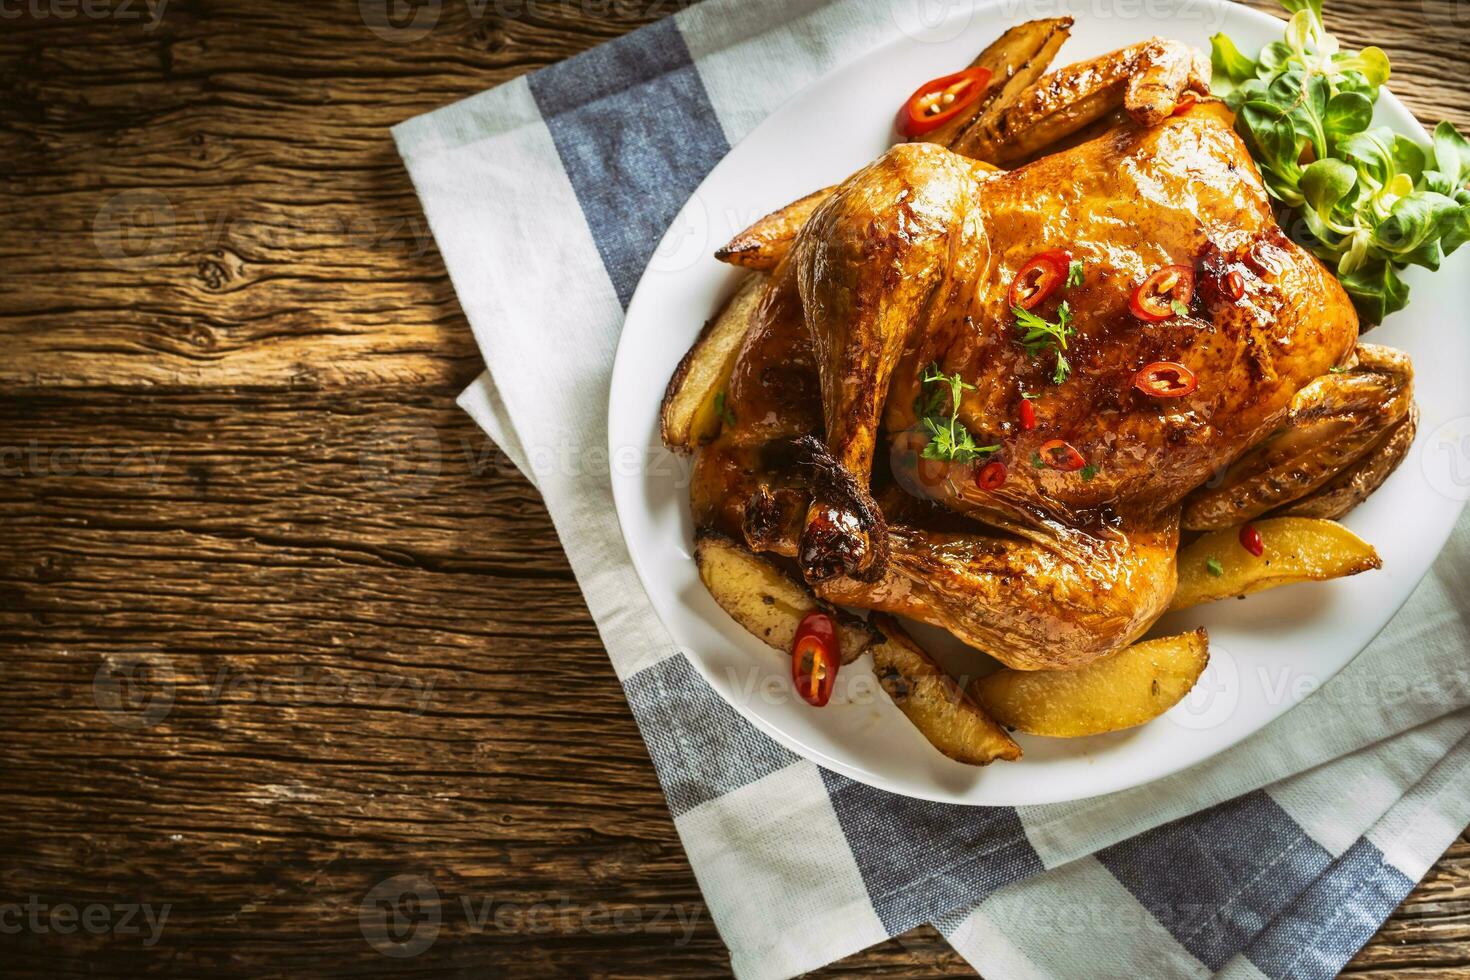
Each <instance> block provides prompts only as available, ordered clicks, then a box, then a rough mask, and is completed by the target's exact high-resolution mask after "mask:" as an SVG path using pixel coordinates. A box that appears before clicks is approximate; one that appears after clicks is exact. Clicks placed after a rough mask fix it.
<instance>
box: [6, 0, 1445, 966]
mask: <svg viewBox="0 0 1470 980" xmlns="http://www.w3.org/2000/svg"><path fill="white" fill-rule="evenodd" d="M373 2H375V0H362V3H361V4H359V3H354V2H352V0H331V2H325V0H323V2H313V3H301V2H296V0H172V2H166V0H85V2H79V0H3V2H0V93H3V95H0V160H3V162H4V167H3V170H0V182H3V183H0V187H3V193H0V232H3V238H0V336H3V344H4V356H3V358H0V383H3V389H0V466H3V475H4V479H3V481H0V519H3V527H4V531H3V533H0V595H3V608H0V623H3V626H0V629H3V633H4V639H5V650H4V657H3V660H0V710H3V712H4V716H5V717H6V719H7V730H6V734H5V736H4V739H3V742H0V800H3V804H4V805H3V808H0V905H3V904H6V903H14V904H18V905H21V906H22V907H23V909H24V910H25V913H24V914H25V917H26V918H25V921H26V925H25V927H24V928H22V929H21V931H20V933H19V934H18V935H16V934H13V930H0V950H3V952H0V972H4V973H7V974H12V973H13V974H22V973H24V974H31V975H35V974H40V973H43V972H44V973H67V974H71V973H81V972H84V971H85V972H87V973H89V974H108V975H127V976H136V975H146V974H154V973H168V974H180V975H203V974H205V973H206V971H208V972H219V973H222V974H228V975H245V974H250V975H266V974H270V975H282V976H301V975H304V974H307V973H321V972H328V971H332V972H343V973H353V974H370V975H377V974H379V973H385V972H388V971H389V970H408V971H412V972H414V973H415V974H423V975H428V974H447V973H458V972H464V973H466V974H473V975H477V976H547V975H553V974H562V973H567V974H584V973H586V974H597V975H637V976H649V975H664V974H667V975H678V976H703V975H707V974H710V973H720V972H724V971H725V970H726V969H727V964H726V956H725V951H724V949H723V947H722V945H721V943H720V940H719V937H718V935H717V933H716V931H715V928H714V925H713V923H712V922H711V921H710V919H709V916H708V914H707V912H706V911H705V909H704V907H703V905H702V903H701V901H700V895H699V891H698V889H697V888H696V886H695V883H694V879H693V877H692V875H691V874H690V870H689V866H688V864H687V863H686V861H685V858H684V854H683V852H682V850H681V849H680V846H679V842H678V839H677V837H676V836H675V833H674V828H673V824H672V823H671V822H670V819H669V816H668V813H667V811H666V809H665V807H664V801H663V797H662V796H661V794H660V791H659V787H658V784H657V782H656V780H655V778H654V774H653V771H652V769H651V768H650V766H649V762H648V756H647V752H646V751H645V749H644V746H643V743H642V741H641V740H640V739H639V736H638V733H637V731H636V729H635V727H634V724H633V719H632V717H631V716H630V715H629V712H628V709H627V707H626V706H625V704H624V700H623V696H622V694H621V692H620V690H619V688H618V685H617V682H616V681H615V680H614V677H613V673H612V670H611V669H610V668H609V666H608V664H607V662H606V659H605V657H604V654H603V651H602V649H601V646H600V644H599V641H598V637H597V632H596V630H595V629H594V627H593V624H592V622H591V621H590V619H589V618H588V615H587V612H586V609H585V607H584V605H583V603H582V599H581V597H580V595H579V594H578V591H577V586H576V583H575V581H574V580H573V578H572V575H571V573H570V571H569V570H568V568H567V565H566V562H565V559H564V557H563V555H562V552H561V549H560V547H559V546H558V544H557V539H556V535H555V534H554V533H553V531H552V526H551V524H550V522H549V521H548V519H547V517H546V514H545V512H544V511H543V509H542V507H541V504H540V502H539V501H538V499H537V497H536V494H535V493H534V491H533V490H532V489H531V488H530V486H529V485H528V484H527V483H526V482H525V481H523V480H522V479H521V478H520V477H519V476H518V475H517V474H516V473H515V471H514V469H513V468H512V467H510V466H509V465H508V464H507V462H506V460H505V459H504V457H502V456H501V455H500V454H499V453H498V452H497V451H496V450H495V448H494V447H493V445H491V444H490V443H489V442H488V441H487V440H486V439H485V438H484V437H483V436H482V435H480V433H479V432H478V431H477V430H476V429H475V427H474V426H473V425H471V424H470V422H469V420H468V419H467V418H466V417H465V416H464V415H462V414H461V413H460V412H459V410H458V409H456V408H455V406H454V403H453V400H454V396H455V394H456V393H457V392H459V390H460V389H461V388H462V387H463V386H464V385H465V384H466V383H467V382H468V381H470V380H471V379H472V378H473V377H474V376H475V375H476V373H477V372H478V371H479V369H480V364H479V357H478V355H477V353H476V350H475V347H474V344H473V343H472V341H471V337H470V333H469V330H468V329H467V327H466V324H465V321H464V317H463V315H462V314H461V312H460V309H459V306H458V305H457V303H456V301H455V297H454V293H453V291H452V290H451V288H450V285H449V281H448V279H447V277H446V275H445V272H444V268H443V266H442V264H441V262H440V259H439V256H438V253H437V252H436V250H435V247H434V244H433V242H432V240H431V238H430V236H429V233H428V230H427V228H426V226H425V223H424V221H423V218H422V217H421V214H420V211H419V207H418V204H417V202H416V200H415V198H414V196H413V192H412V190H411V188H410V186H409V181H408V178H407V177H406V175H405V174H404V172H403V170H402V168H401V167H400V165H399V162H398V159H397V156H396V155H395V153H394V150H393V146H392V143H391V142H390V140H389V137H388V133H387V127H388V126H389V125H391V124H392V123H395V122H397V121H399V120H402V119H405V118H407V117H409V116H412V115H416V114H418V113H421V112H424V111H426V110H429V109H432V108H435V107H437V106H441V105H444V104H446V103H449V102H452V101H454V100H456V99H458V98H460V97H462V96H465V95H469V94H470V93H473V92H477V91H480V90H481V89H484V88H487V87H490V86H492V85H495V84H497V83H500V82H503V81H506V80H507V79H510V78H513V77H515V76H517V75H520V74H522V73H524V72H527V71H530V70H531V69H534V68H536V67H538V66H540V65H544V64H547V63H549V62H552V61H556V60H558V59H561V58H564V57H566V56H568V55H570V54H573V53H575V52H577V51H579V50H582V49H583V48H587V47H590V46H592V45H594V44H597V43H599V42H601V41H605V40H608V39H610V38H612V37H615V36H617V35H619V34H621V33H623V32H624V31H627V30H629V29H631V28H633V27H635V26H638V25H639V24H641V23H644V22H647V21H649V20H651V19H654V18H656V17H658V16H663V15H665V14H667V13H669V12H670V11H671V10H672V8H673V6H674V3H673V2H671V0H598V2H584V3H566V2H553V0H495V2H493V3H492V2H489V0H479V2H470V0H464V2H461V0H448V2H445V3H443V4H442V8H441V9H440V16H439V17H438V20H437V22H436V23H435V24H434V25H433V29H432V30H431V31H430V32H429V33H428V34H427V36H425V37H423V38H422V39H420V40H417V41H415V42H413V43H395V42H394V41H392V40H390V39H385V38H384V37H381V36H378V35H377V34H375V33H374V32H373V31H372V30H369V29H368V27H367V26H365V23H364V19H363V17H362V15H361V14H360V8H361V7H367V6H370V5H371V4H372V3H373ZM376 2H379V3H381V0H376ZM1257 2H1258V3H1259V5H1261V6H1264V7H1268V8H1269V7H1270V6H1271V4H1270V3H1268V2H1266V0H1257ZM1135 6H1136V5H1135ZM1329 8H1330V9H1329V12H1330V15H1331V21H1332V24H1333V26H1334V27H1336V28H1338V29H1339V30H1340V33H1341V34H1342V36H1343V37H1344V38H1345V39H1346V40H1347V41H1349V42H1356V43H1358V44H1363V43H1368V42H1370V41H1371V42H1373V43H1377V44H1380V45H1382V46H1384V47H1385V48H1387V49H1388V50H1389V52H1390V53H1391V54H1392V56H1393V59H1394V64H1395V66H1396V69H1397V72H1396V78H1395V82H1394V88H1395V90H1396V91H1397V92H1398V93H1399V94H1400V95H1402V96H1404V97H1405V98H1406V99H1407V101H1408V102H1409V103H1410V105H1411V106H1412V107H1413V108H1414V109H1415V110H1416V111H1418V112H1419V114H1420V115H1421V116H1422V117H1423V118H1425V119H1428V120H1433V119H1436V118H1440V117H1447V118H1450V119H1452V120H1453V121H1455V122H1456V123H1458V124H1459V125H1460V126H1461V127H1462V128H1470V79H1467V75H1466V72H1465V69H1464V65H1465V60H1466V56H1467V55H1470V43H1467V37H1470V9H1467V6H1466V3H1465V0H1425V2H1423V3H1422V4H1421V3H1420V2H1417V0H1416V2H1398V3H1376V2H1369V0H1332V2H1331V3H1330V4H1329ZM410 9H411V8H410ZM401 876H420V877H422V878H424V879H427V880H428V881H430V882H432V883H433V885H434V887H435V888H436V889H437V891H438V893H439V894H440V896H441V899H442V900H443V907H444V909H445V912H444V914H443V921H442V925H441V926H440V929H439V933H438V937H437V941H436V942H434V943H433V944H432V945H431V946H430V947H429V948H427V949H424V950H423V951H422V952H421V953H420V954H419V955H417V956H416V957H414V958H412V959H392V958H388V957H385V956H384V955H382V954H381V953H380V952H379V951H378V950H377V949H376V948H375V946H374V944H373V943H372V942H371V941H370V939H371V938H372V931H373V929H374V928H379V927H381V926H383V925H384V923H385V920H384V917H383V914H382V913H381V911H380V910H378V907H377V905H376V904H375V899H376V898H377V897H379V896H380V895H381V894H382V890H381V889H380V891H379V892H374V891H373V889H374V888H375V887H376V886H378V885H379V883H382V882H384V881H388V882H389V885H388V886H386V887H387V888H388V889H389V890H392V889H393V888H396V887H397V886H398V884H400V883H401V882H403V881H404V880H409V879H404V878H402V877H401ZM428 907H429V906H428V905H427V904H426V905H425V910H427V909H428ZM165 913H166V919H165V918H163V917H164V915H165ZM425 914H427V911H425ZM375 916H376V918H375ZM410 918H411V916H410ZM0 924H3V923H0ZM393 924H394V923H392V922H387V925H388V926H389V927H391V926H392V925H393ZM815 925H818V926H819V924H815ZM365 927H366V933H367V934H366V935H365ZM1467 968H1470V839H1465V838H1462V839H1461V841H1460V843H1459V844H1458V845H1457V846H1456V847H1455V848H1453V849H1452V850H1451V851H1450V853H1448V854H1447V855H1446V856H1445V857H1444V859H1443V860H1442V861H1441V862H1440V864H1439V866H1438V867H1437V868H1436V869H1435V870H1434V871H1433V872H1432V873H1431V874H1430V875H1429V877H1428V878H1427V879H1426V881H1425V882H1424V884H1422V885H1421V886H1420V887H1419V888H1418V889H1417V890H1416V891H1415V892H1414V894H1413V896H1412V897H1411V898H1410V899H1409V900H1408V901H1407V902H1406V903H1405V904H1404V906H1403V907H1402V908H1401V909H1400V910H1399V911H1398V912H1397V913H1396V914H1395V916H1394V917H1393V919H1392V920H1391V921H1390V922H1389V923H1388V925H1387V926H1385V928H1384V930H1383V932H1382V933H1381V934H1380V935H1379V936H1378V937H1377V938H1376V939H1375V940H1374V941H1373V942H1372V944H1370V945H1369V947H1368V948H1367V949H1366V950H1365V951H1364V952H1363V953H1362V954H1361V955H1360V956H1359V957H1358V958H1357V960H1355V961H1354V963H1353V965H1352V966H1351V967H1350V972H1355V973H1363V974H1377V975H1382V976H1389V975H1395V976H1398V975H1409V974H1411V975H1413V976H1415V977H1450V976H1464V975H1465V971H1466V969H1467ZM830 972H831V973H832V974H833V975H838V974H843V975H855V974H865V975H951V974H963V973H966V972H967V968H966V966H965V964H964V963H963V962H962V961H961V960H959V959H958V957H956V956H955V955H954V954H953V953H952V952H951V951H949V949H948V947H947V946H946V945H945V944H944V942H943V941H942V940H941V939H940V938H939V936H938V935H937V934H936V933H935V932H933V931H932V930H929V929H919V930H916V931H914V932H912V933H910V934H908V935H906V936H903V937H902V938H900V939H896V940H893V941H891V942H888V943H886V944H884V945H882V946H879V947H877V948H875V949H872V950H869V951H867V952H865V953H863V954H861V955H859V956H855V957H852V958H851V959H849V960H847V961H845V962H843V963H841V964H839V965H838V966H837V967H834V968H833V969H832V970H831V971H830Z"/></svg>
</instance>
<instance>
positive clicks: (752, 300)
mask: <svg viewBox="0 0 1470 980" xmlns="http://www.w3.org/2000/svg"><path fill="white" fill-rule="evenodd" d="M769 278H770V277H769V276H767V275H765V274H764V273H759V274H756V275H752V276H750V277H749V278H747V279H746V280H745V281H744V282H742V283H741V284H740V288H739V289H737V290H736V291H735V295H734V296H732V297H730V301H729V302H728V303H726V304H725V308H724V309H723V310H721V311H720V314H719V316H717V317H715V318H714V319H713V320H711V321H709V322H708V323H706V324H705V325H704V329H703V330H701V331H700V333H699V339H698V340H696V341H695V342H694V346H693V347H691V348H689V353H687V354H685V355H684V359H683V360H682V361H680V362H679V366H678V367H677V368H675V369H674V376H673V377H671V378H670V379H669V386H668V387H667V388H666V389H664V400H663V406H662V408H661V409H660V411H659V431H660V435H662V437H663V441H664V445H665V446H667V447H668V448H670V449H672V450H674V451H675V452H680V453H688V452H693V451H694V450H695V449H697V448H698V447H699V446H701V445H703V444H704V443H706V442H709V441H710V440H711V439H713V438H714V437H715V436H716V435H718V434H719V431H720V424H721V421H722V420H721V414H722V413H721V406H720V404H719V403H720V400H721V397H722V395H723V392H724V390H725V385H726V384H727V383H729V380H730V371H731V370H732V369H733V368H734V367H735V355H736V354H738V353H739V352H740V342H741V341H742V340H744V339H745V331H746V328H747V327H749V326H750V321H751V317H752V316H754V315H755V311H756V310H757V309H758V308H759V306H760V302H761V297H762V295H764V293H765V285H766V280H767V279H769Z"/></svg>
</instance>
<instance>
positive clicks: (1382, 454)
mask: <svg viewBox="0 0 1470 980" xmlns="http://www.w3.org/2000/svg"><path fill="white" fill-rule="evenodd" d="M1418 431H1419V408H1418V406H1416V405H1410V406H1409V414H1408V415H1406V416H1404V419H1403V421H1401V422H1399V423H1398V424H1397V425H1395V426H1394V427H1393V428H1391V429H1389V430H1388V432H1387V433H1385V434H1384V435H1383V436H1382V437H1381V438H1380V439H1379V440H1378V442H1377V443H1376V444H1374V446H1373V447H1372V448H1371V449H1369V450H1368V451H1367V452H1366V453H1364V454H1363V458H1362V459H1360V460H1358V462H1356V463H1354V464H1353V465H1352V466H1350V467H1348V468H1347V469H1346V470H1343V471H1342V472H1341V473H1339V474H1338V475H1337V476H1335V477H1333V478H1332V479H1331V480H1329V481H1328V482H1327V483H1325V484H1323V485H1322V486H1321V487H1319V488H1318V489H1316V490H1314V491H1313V492H1312V493H1310V494H1309V495H1307V496H1305V497H1303V498H1302V499H1300V500H1298V501H1296V502H1295V503H1293V504H1288V505H1287V506H1285V507H1283V508H1281V509H1280V510H1278V511H1277V512H1276V513H1277V515H1278V516H1280V517H1321V518H1325V519H1327V520H1333V521H1335V520H1337V519H1338V518H1340V517H1344V516H1346V515H1347V514H1348V513H1349V512H1350V511H1351V510H1352V509H1353V508H1354V507H1356V506H1358V505H1359V504H1361V503H1362V502H1363V501H1365V500H1367V499H1368V498H1369V497H1370V496H1372V494H1373V491H1375V490H1377V489H1378V488H1379V487H1381V486H1383V481H1384V480H1387V479H1388V478H1389V476H1390V475H1392V473H1393V471H1394V470H1396V469H1398V467H1399V464H1400V463H1402V462H1403V461H1404V459H1405V458H1406V457H1407V456H1408V455H1409V449H1410V448H1411V447H1412V446H1413V445H1414V436H1415V435H1417V434H1418Z"/></svg>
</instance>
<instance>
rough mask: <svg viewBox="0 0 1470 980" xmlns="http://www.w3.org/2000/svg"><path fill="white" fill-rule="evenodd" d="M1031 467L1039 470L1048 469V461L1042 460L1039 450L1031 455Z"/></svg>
mask: <svg viewBox="0 0 1470 980" xmlns="http://www.w3.org/2000/svg"><path fill="white" fill-rule="evenodd" d="M1031 465H1032V466H1034V467H1036V468H1037V469H1038V470H1044V469H1046V460H1044V459H1042V458H1041V452H1040V451H1039V450H1038V451H1037V452H1034V453H1032V454H1031Z"/></svg>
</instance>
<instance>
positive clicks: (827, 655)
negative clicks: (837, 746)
mask: <svg viewBox="0 0 1470 980" xmlns="http://www.w3.org/2000/svg"><path fill="white" fill-rule="evenodd" d="M841 664H842V657H841V652H840V647H839V645H838V643H837V624H836V623H834V622H833V621H832V617H831V616H828V615H827V614H826V613H824V612H809V613H807V614H806V618H804V619H803V620H802V621H801V625H799V626H797V627H796V639H795V641H794V642H793V643H792V644H791V680H792V681H793V682H794V683H795V684H796V693H797V694H800V695H801V699H802V700H803V701H805V702H806V703H807V704H809V705H811V706H812V707H814V708H820V707H822V706H823V705H825V704H826V703H827V702H828V701H829V700H831V698H832V686H833V685H834V684H835V683H836V682H837V668H838V667H839V666H841Z"/></svg>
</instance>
